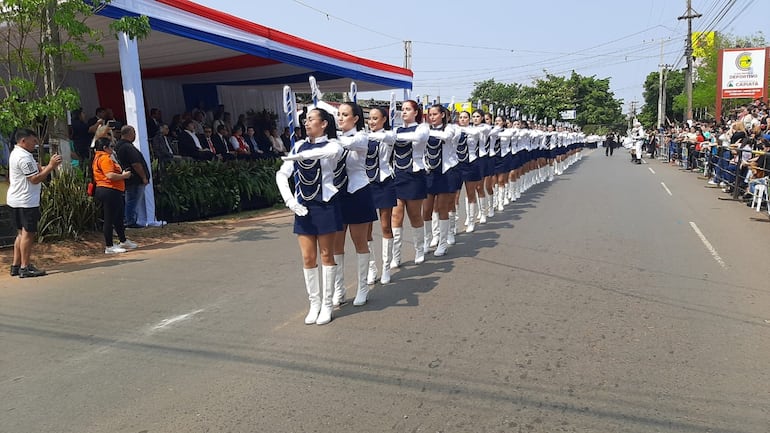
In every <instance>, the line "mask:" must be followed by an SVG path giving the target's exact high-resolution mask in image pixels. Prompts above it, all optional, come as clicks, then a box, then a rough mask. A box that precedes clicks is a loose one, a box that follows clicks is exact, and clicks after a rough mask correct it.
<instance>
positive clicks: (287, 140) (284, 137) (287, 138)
mask: <svg viewBox="0 0 770 433" xmlns="http://www.w3.org/2000/svg"><path fill="white" fill-rule="evenodd" d="M281 141H282V142H283V148H284V149H286V151H287V152H288V151H289V149H291V134H290V133H289V127H288V126H287V127H285V128H283V133H281Z"/></svg>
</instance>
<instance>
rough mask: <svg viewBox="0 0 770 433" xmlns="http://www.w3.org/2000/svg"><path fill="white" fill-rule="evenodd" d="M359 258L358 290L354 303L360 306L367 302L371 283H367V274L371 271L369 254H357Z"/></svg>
mask: <svg viewBox="0 0 770 433" xmlns="http://www.w3.org/2000/svg"><path fill="white" fill-rule="evenodd" d="M356 259H357V260H358V291H357V292H356V298H355V299H353V305H354V306H356V307H360V306H362V305H364V304H366V296H367V295H368V294H369V285H367V284H366V274H367V273H368V272H369V254H356Z"/></svg>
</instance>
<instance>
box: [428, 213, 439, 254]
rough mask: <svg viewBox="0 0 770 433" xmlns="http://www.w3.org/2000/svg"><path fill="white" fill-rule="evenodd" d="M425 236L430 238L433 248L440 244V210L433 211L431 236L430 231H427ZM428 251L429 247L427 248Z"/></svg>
mask: <svg viewBox="0 0 770 433" xmlns="http://www.w3.org/2000/svg"><path fill="white" fill-rule="evenodd" d="M425 238H426V239H429V242H428V243H429V244H430V247H431V248H435V247H436V245H438V212H433V213H432V214H431V218H430V236H429V235H428V232H425ZM426 251H427V249H426Z"/></svg>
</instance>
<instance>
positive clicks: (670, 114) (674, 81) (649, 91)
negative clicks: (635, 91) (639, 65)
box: [638, 70, 684, 126]
mask: <svg viewBox="0 0 770 433" xmlns="http://www.w3.org/2000/svg"><path fill="white" fill-rule="evenodd" d="M665 86H666V114H665V118H666V119H668V120H669V121H671V122H681V121H682V119H683V118H684V115H683V111H682V110H676V109H675V107H674V98H675V97H676V96H677V95H680V94H681V93H682V92H683V91H684V72H683V71H681V70H671V71H668V72H667V73H666V83H665ZM643 87H644V91H643V92H642V96H643V97H644V106H643V107H642V110H641V112H640V113H639V116H638V118H639V121H640V122H641V123H642V125H645V126H651V125H656V126H657V124H658V89H659V88H660V72H657V71H656V72H651V73H650V74H649V75H647V78H646V79H645V80H644V86H643Z"/></svg>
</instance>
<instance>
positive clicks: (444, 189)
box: [426, 168, 461, 195]
mask: <svg viewBox="0 0 770 433" xmlns="http://www.w3.org/2000/svg"><path fill="white" fill-rule="evenodd" d="M460 185H461V182H460V178H459V177H458V176H457V170H455V169H454V168H451V169H449V170H448V171H447V172H446V173H441V170H434V171H432V172H430V173H428V174H427V175H426V187H427V188H428V194H431V195H435V194H449V193H454V192H457V190H458V189H460V188H459V186H460Z"/></svg>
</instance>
